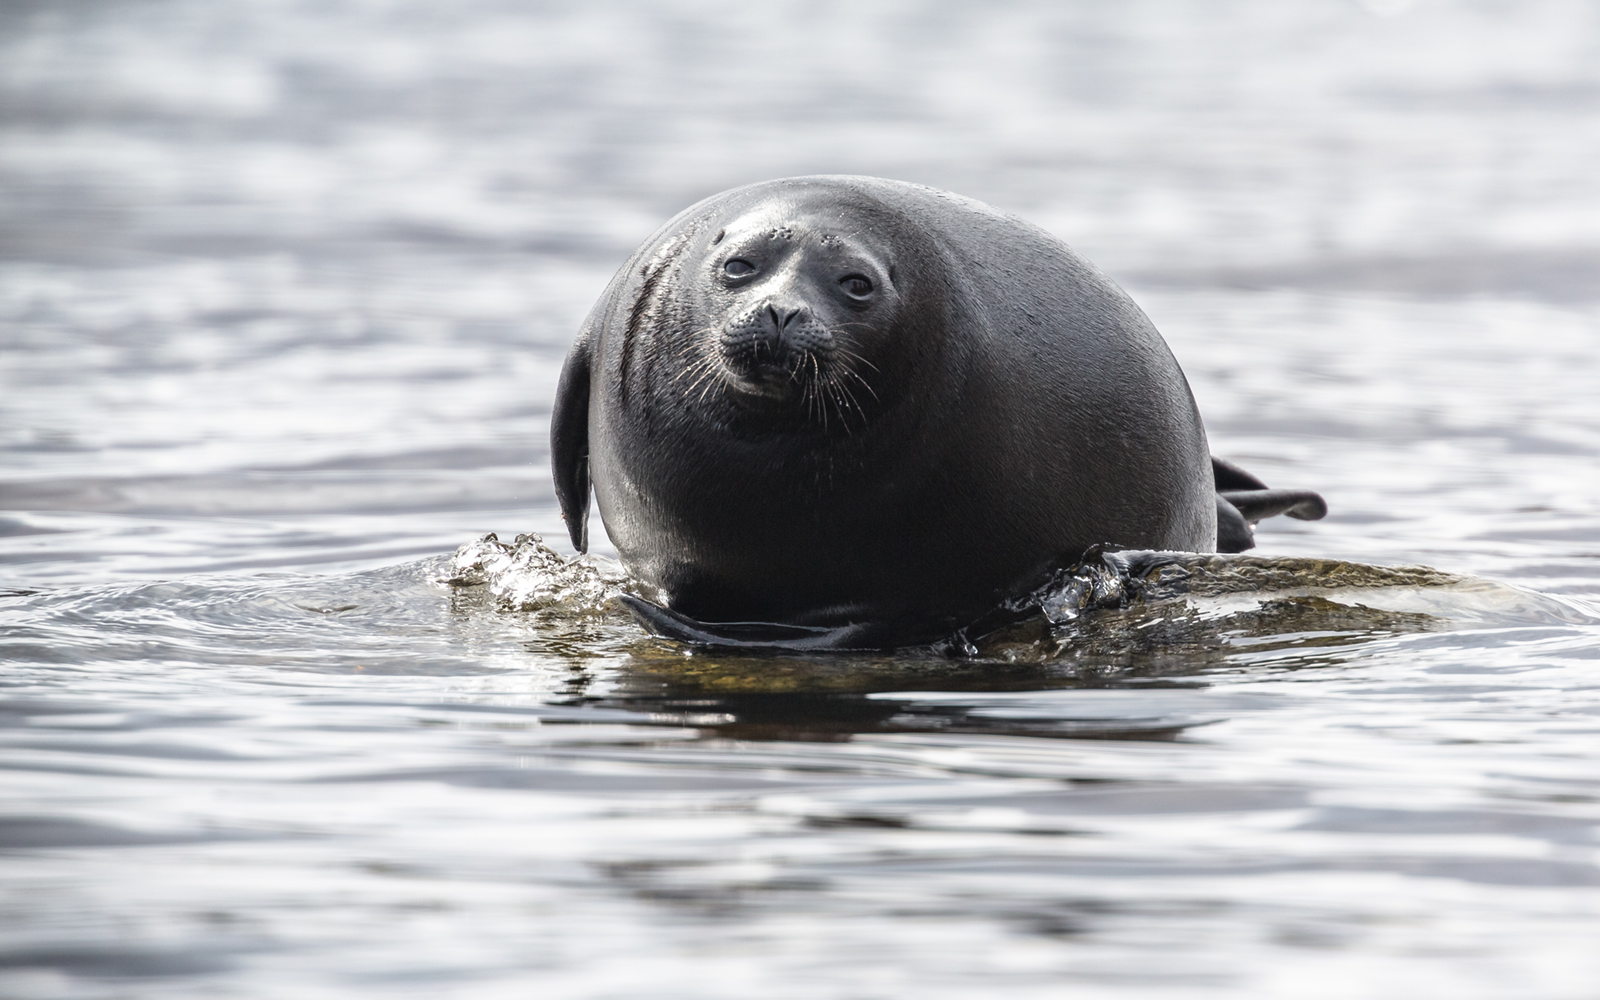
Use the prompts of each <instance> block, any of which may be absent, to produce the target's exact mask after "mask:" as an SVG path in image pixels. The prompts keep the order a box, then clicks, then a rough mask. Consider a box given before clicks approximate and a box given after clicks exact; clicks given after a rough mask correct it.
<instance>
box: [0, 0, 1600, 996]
mask: <svg viewBox="0 0 1600 1000" xmlns="http://www.w3.org/2000/svg"><path fill="white" fill-rule="evenodd" d="M1597 162H1600V7H1596V6H1595V5H1593V4H1591V3H1588V2H1585V0H1518V2H1492V0H1416V2H1414V3H1408V2H1406V0H1367V2H1366V3H1362V4H1358V3H1354V2H1348V0H1308V2H1305V3H1296V4H1284V3H1277V2H1272V0H1226V2H1216V3H1206V4H1188V3H1182V2H1178V0H1133V2H1128V3H1119V4H1097V3H1061V4H1052V3H1023V2H1016V3H1008V2H994V3H987V4H982V5H979V4H961V3H954V2H924V3H909V2H907V3H894V2H883V3H877V4H873V5H859V4H853V5H852V4H841V3H829V2H812V3H781V2H775V3H766V4H746V5H739V6H730V5H727V4H712V3H695V2H674V3H670V4H646V3H640V2H616V3H606V2H597V3H589V4H583V5H575V4H555V3H540V2H511V0H459V2H456V3H451V4H437V3H421V2H416V0H318V2H315V3H313V2H307V0H234V2H230V3H226V4H214V3H204V2H200V0H71V2H44V0H38V2H35V0H9V2H7V3H5V4H4V5H0V563H3V566H0V587H3V588H6V589H4V590H3V591H0V630H3V631H0V661H3V672H0V685H3V686H4V690H3V691H0V741H3V744H0V745H3V749H0V789H3V792H0V794H3V799H0V893H3V896H0V899H3V903H0V995H3V996H6V997H18V998H46V997H96V998H99V997H162V998H172V997H187V996H195V997H218V996H230V997H235V996H236V997H264V998H265V997H272V998H277V997H283V996H305V997H323V996H326V997H345V996H384V997H394V996H418V997H455V996H462V997H465V996H471V997H474V998H490V997H499V996H513V995H515V996H524V995H527V994H528V993H529V992H538V993H539V994H540V995H548V996H562V997H567V996H571V997H619V998H620V997H630V998H631V997H693V998H705V997H730V998H731V997H740V998H742V997H749V996H752V995H756V994H758V993H760V994H763V995H768V996H773V997H819V996H825V997H841V998H879V997H882V998H898V997H906V996H920V997H973V996H989V995H999V994H1001V993H1002V992H1004V993H1005V994H1007V995H1010V996H1016V997H1034V996H1038V997H1045V996H1051V997H1054V996H1060V995H1062V994H1063V992H1065V991H1068V990H1070V991H1071V992H1072V993H1073V995H1080V996H1108V997H1111V996H1114V997H1163V998H1164V997H1199V996H1206V997H1211V996H1218V997H1231V996H1240V997H1244V996H1248V997H1281V996H1301V997H1323V996H1326V997H1340V998H1345V997H1351V996H1360V997H1408V998H1409V997H1413V996H1417V995H1427V996H1433V995H1444V994H1445V993H1446V992H1448V993H1450V994H1452V995H1455V996H1460V997H1518V998H1524V997H1549V998H1589V997H1593V996H1595V995H1596V993H1597V987H1596V986H1595V984H1596V983H1600V949H1597V948H1596V947H1595V945H1594V942H1595V940H1596V939H1597V937H1600V864H1597V861H1600V855H1597V848H1600V840H1597V836H1596V831H1597V827H1600V740H1597V736H1600V685H1597V677H1596V670H1597V668H1600V630H1597V628H1596V626H1595V625H1594V624H1593V621H1594V620H1593V619H1592V618H1590V617H1588V615H1589V614H1590V613H1592V611H1593V608H1594V605H1595V602H1596V601H1600V499H1597V498H1600V461H1597V457H1600V391H1597V386H1600V171H1596V169H1595V164H1596V163H1597ZM815 172H828V173H868V174H877V175H882V176H888V177H895V178H901V179H905V180H911V181H918V182H923V183H927V184H932V185H935V186H938V187H943V188H948V189H951V190H955V191H958V192H961V193H963V194H967V195H970V196H973V197H976V198H979V199H982V200H985V201H988V202H990V203H992V204H994V205H996V206H998V207H1000V208H1003V209H1006V210H1008V211H1012V212H1015V213H1017V214H1020V215H1022V216H1024V217H1026V218H1028V219H1030V220H1032V221H1035V222H1037V223H1039V224H1041V225H1043V226H1045V227H1046V228H1048V229H1050V230H1051V231H1053V232H1055V233H1056V234H1058V235H1060V236H1061V237H1062V238H1063V239H1065V240H1066V241H1067V242H1069V243H1071V244H1072V245H1073V246H1074V247H1075V248H1077V249H1078V250H1080V251H1081V252H1083V253H1084V254H1085V255H1087V256H1088V257H1089V258H1090V259H1092V260H1094V261H1096V262H1097V263H1098V264H1100V265H1101V267H1102V268H1103V269H1105V270H1106V271H1108V272H1109V273H1110V274H1111V275H1112V276H1113V277H1114V278H1116V279H1117V280H1118V281H1119V282H1121V283H1122V284H1123V285H1124V286H1125V287H1127V288H1128V289H1129V290H1130V291H1131V292H1132V294H1133V295H1134V297H1135V298H1136V299H1137V300H1138V301H1139V302H1140V304H1141V305H1143V306H1144V308H1145V309H1146V311H1147V312H1149V313H1150V315H1151V316H1152V318H1153V319H1154V320H1155V322H1156V324H1157V326H1158V327H1160V329H1161V330H1162V331H1163V333H1164V334H1165V335H1166V337H1167V338H1168V340H1169V342H1170V343H1171V344H1172V346H1173V349H1174V351H1175V353H1176V354H1177V356H1178V358H1179V360H1180V362H1181V363H1182V364H1183V365H1184V368H1185V370H1186V371H1187V373H1188V375H1189V378H1190V381H1191V383H1192V384H1193V387H1194V390H1195V394H1196V396H1197V398H1198V400H1199V403H1200V407H1201V411H1202V413H1203V414H1204V416H1205V418H1206V422H1207V428H1208V432H1209V434H1210V436H1211V442H1212V448H1213V450H1214V451H1215V452H1217V453H1218V454H1220V455H1224V456H1226V457H1230V458H1234V459H1237V460H1239V461H1240V462H1242V463H1243V464H1244V465H1246V467H1248V468H1250V469H1251V470H1252V471H1255V472H1256V473H1258V474H1260V475H1261V476H1262V477H1263V478H1265V479H1266V480H1267V481H1268V482H1269V483H1272V484H1274V485H1286V486H1299V487H1309V488H1315V489H1319V490H1321V491H1322V492H1323V493H1324V494H1325V495H1326V496H1327V498H1328V500H1329V503H1330V505H1331V507H1332V510H1333V513H1332V514H1331V516H1330V517H1329V518H1328V519H1327V520H1326V521H1322V522H1317V523H1310V524H1307V523H1301V522H1287V523H1283V522H1282V521H1281V519H1280V521H1277V522H1269V523H1268V524H1266V525H1264V526H1263V528H1262V530H1261V533H1260V541H1261V550H1260V551H1261V552H1263V553H1264V554H1268V555H1287V556H1304V557H1326V558H1336V559H1346V560H1356V561H1363V562H1371V563H1380V564H1404V563H1423V564H1427V565H1431V566H1436V567H1439V568H1440V569H1443V570H1446V571H1450V572H1453V573H1460V574H1469V575H1473V576H1476V577H1485V578H1490V579H1493V580H1497V581H1502V582H1503V583H1506V584H1509V585H1512V586H1513V587H1519V588H1523V589H1524V590H1535V591H1540V592H1542V593H1544V594H1546V595H1552V597H1551V598H1549V599H1547V600H1546V599H1540V600H1534V599H1533V598H1529V599H1528V600H1529V601H1531V602H1532V604H1529V605H1527V606H1525V605H1524V604H1522V603H1517V602H1516V601H1512V602H1511V605H1505V606H1499V605H1497V607H1499V608H1500V610H1499V612H1497V613H1496V614H1494V615H1485V614H1483V613H1481V610H1482V609H1481V607H1479V606H1478V605H1474V604H1472V603H1471V602H1468V601H1465V598H1461V597H1460V596H1459V595H1456V596H1455V597H1452V598H1450V600H1447V601H1444V602H1443V604H1442V605H1440V606H1439V607H1435V606H1433V605H1430V606H1429V608H1430V610H1432V611H1433V612H1434V613H1433V614H1432V615H1431V616H1424V617H1417V614H1418V612H1416V611H1415V609H1413V610H1412V611H1405V610H1403V609H1402V610H1394V609H1389V610H1383V609H1381V608H1378V607H1376V605H1373V603H1372V602H1371V601H1368V602H1367V604H1368V605H1369V606H1368V607H1365V608H1362V607H1358V605H1360V604H1361V601H1360V600H1355V599H1346V600H1344V601H1343V603H1338V602H1335V604H1317V603H1316V601H1317V600H1318V598H1316V597H1314V596H1313V597H1306V596H1301V597H1291V598H1285V599H1283V600H1281V601H1272V602H1267V603H1265V604H1261V605H1259V606H1256V605H1251V607H1250V608H1246V609H1244V610H1242V611H1241V610H1240V608H1231V609H1230V608H1220V609H1219V608H1217V607H1209V608H1207V607H1200V608H1197V607H1195V606H1193V605H1184V606H1183V607H1182V608H1181V609H1179V610H1174V609H1167V610H1161V609H1155V610H1147V611H1144V612H1129V613H1128V615H1126V616H1122V617H1118V618H1116V619H1115V620H1114V621H1113V622H1112V624H1111V625H1107V626H1105V627H1104V628H1101V629H1100V631H1093V630H1091V633H1092V634H1086V635H1084V636H1081V637H1080V638H1081V639H1082V641H1081V642H1079V643H1076V644H1075V643H1066V644H1064V645H1062V646H1061V647H1059V648H1053V649H1051V650H1047V652H1046V654H1045V655H1040V656H1036V657H1034V658H1033V659H1032V660H1029V659H1027V658H1026V657H1024V658H1023V659H1022V660H1019V661H1017V662H1012V661H1011V660H1008V659H1006V658H1004V657H999V656H995V657H991V658H989V659H987V660H980V661H975V662H965V663H964V662H958V661H938V660H934V659H930V658H926V657H924V658H918V657H915V656H903V657H898V658H882V657H879V658H866V659H861V658H836V659H820V660H816V659H804V658H789V659H777V658H768V659H757V660H734V659H719V658H716V657H706V656H694V657H685V656H684V655H683V654H682V651H681V650H677V649H674V648H671V647H669V646H667V645H664V644H660V643H655V642H653V641H650V640H647V639H645V638H643V636H642V634H641V633H639V632H638V631H637V629H635V628H634V627H633V626H632V625H631V624H629V623H628V621H627V620H626V619H625V618H622V617H619V616H617V615H615V614H609V613H579V612H577V611H574V610H572V609H566V610H563V609H560V608H557V609H553V610H549V611H544V612H518V611H508V610H505V609H503V608H501V607H498V606H497V605H496V604H495V602H494V601H493V600H492V599H490V598H489V597H487V596H485V595H484V594H483V593H481V590H482V588H477V589H471V588H469V589H461V588H451V587H449V586H447V585H444V584H442V583H440V582H438V580H439V579H440V578H441V577H444V576H448V575H449V570H448V567H447V565H446V563H447V559H446V557H447V556H448V555H449V553H450V552H451V551H452V550H454V549H455V548H456V546H458V545H460V544H462V543H464V542H467V541H470V540H471V539H473V538H475V537H476V536H478V535H480V534H482V533H483V532H485V531H498V532H500V533H501V534H502V536H503V537H506V538H509V537H510V536H511V535H512V534H515V533H517V532H523V531H540V532H543V533H545V534H546V536H547V537H548V538H549V539H550V540H551V542H552V543H553V544H557V545H559V544H561V539H563V538H564V532H562V531H561V530H560V520H559V515H558V513H557V511H556V508H555V504H554V497H553V494H552V491H551V487H550V484H549V470H548V455H547V450H546V444H545V438H546V434H547V428H548V418H549V411H550V402H551V397H552V392H553V387H554V380H555V374H556V372H557V370H558V368H559V365H560V362H561V359H562V357H563V355H564V353H565V350H566V347H567V345H568V344H569V343H570V340H571V337H572V335H573V333H574V332H575V330H576V328H577V326H578V323H579V322H580V321H581V319H582V317H583V315H584V313H585V312H586V310H587V309H588V307H589V305H590V304H591V303H592V301H593V300H594V299H595V298H596V297H597V296H598V294H599V292H600V290H601V288H602V287H603V286H604V284H605V282H606V280H607V279H608V278H609V276H610V274H611V272H612V271H613V270H614V269H615V268H616V267H617V266H618V265H619V264H620V263H621V261H622V260H623V259H624V258H625V256H626V255H627V253H628V252H629V251H630V250H631V249H632V248H633V246H634V245H636V244H637V243H638V242H639V241H640V240H642V239H643V238H644V237H645V236H646V235H648V233H649V232H650V231H651V230H653V229H654V228H655V227H656V226H657V225H659V224H660V222H662V221H663V220H665V219H666V218H667V217H668V216H670V215H671V214H672V213H674V212H676V211H677V210H678V209H680V208H682V207H683V206H685V205H687V204H689V203H690V202H692V201H694V200H696V199H698V198H701V197H703V196H705V195H707V194H710V193H713V192H715V191H718V190H721V189H723V188H726V187H729V186H732V185H735V184H739V183H743V182H748V181H754V180H759V179H764V178H767V177H774V176H783V175H790V174H801V173H815ZM591 537H594V538H596V539H597V540H603V537H604V536H603V533H602V532H601V531H600V530H599V526H598V524H596V525H595V526H594V529H593V530H592V532H591ZM602 548H603V546H602ZM1453 593H1454V592H1453ZM1494 593H1495V594H1502V593H1511V591H1500V590H1497V591H1494ZM1497 600H1498V598H1497ZM1451 601H1456V602H1457V603H1455V604H1451V603H1450V602H1451ZM1540 601H1543V603H1540ZM1308 602H1309V603H1308ZM1435 604H1439V602H1435ZM1533 604H1537V605H1538V607H1540V608H1543V609H1545V610H1544V611H1541V612H1539V613H1537V614H1535V613H1533V612H1530V611H1528V610H1527V607H1531V606H1533ZM1513 605H1514V606H1513ZM1441 608H1442V609H1441ZM1550 608H1556V609H1557V610H1556V611H1554V612H1550V611H1549V609H1550ZM1562 609H1565V610H1562ZM1241 615H1243V616H1244V617H1240V616H1241ZM1407 615H1411V616H1412V617H1406V616H1407ZM1252 616H1253V617H1252ZM1097 628H1098V626H1097ZM1141 636H1143V637H1144V638H1141ZM1079 737H1093V738H1079Z"/></svg>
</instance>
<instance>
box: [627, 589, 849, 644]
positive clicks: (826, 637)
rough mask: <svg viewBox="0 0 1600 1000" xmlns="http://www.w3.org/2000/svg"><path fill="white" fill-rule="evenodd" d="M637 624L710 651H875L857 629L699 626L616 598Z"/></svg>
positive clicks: (646, 605) (641, 601)
mask: <svg viewBox="0 0 1600 1000" xmlns="http://www.w3.org/2000/svg"><path fill="white" fill-rule="evenodd" d="M617 597H618V599H619V600H620V601H622V603H623V604H626V605H627V606H628V610H629V611H632V612H633V616H634V617H635V618H637V619H638V620H639V624H641V625H643V626H644V627H645V629H646V630H647V631H649V632H651V633H653V634H655V635H659V636H661V637H662V638H664V639H673V640H676V641H677V642H683V643H688V644H689V645H691V646H703V647H709V648H712V649H744V650H761V649H766V650H784V649H786V650H794V651H797V652H799V651H805V650H817V649H834V650H845V649H876V648H878V646H876V645H873V644H871V643H870V642H869V641H868V635H867V632H868V629H867V628H866V627H864V626H861V625H841V626H837V627H834V628H827V627H822V626H815V625H783V624H780V623H778V622H702V621H697V620H695V619H693V618H690V617H689V616H688V615H685V614H680V613H679V612H677V611H673V610H671V609H670V608H663V607H662V606H661V605H659V604H655V603H653V602H651V601H647V600H645V599H644V598H642V597H634V596H633V595H632V594H619V595H617Z"/></svg>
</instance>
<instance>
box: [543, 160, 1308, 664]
mask: <svg viewBox="0 0 1600 1000" xmlns="http://www.w3.org/2000/svg"><path fill="white" fill-rule="evenodd" d="M551 448H552V464H553V468H554V474H555V483H556V495H557V497H558V498H559V500H560V502H561V511H562V515H563V517H564V518H565V519H566V522H567V526H568V529H569V530H570V532H571V534H572V541H573V544H574V545H575V546H577V548H578V549H579V550H580V551H582V550H585V549H586V548H587V541H588V540H587V537H586V523H587V515H588V507H589V491H590V486H591V484H592V485H593V488H594V493H595V496H596V497H597V498H598V500H599V504H600V514H601V517H602V519H603V520H604V522H605V526H606V531H607V533H608V534H609V535H610V537H611V539H612V541H613V542H614V543H615V544H616V547H617V551H618V553H619V554H620V555H621V557H622V560H623V563H624V564H625V565H626V566H627V567H628V569H629V570H630V571H631V572H632V573H633V574H634V575H635V576H636V577H637V578H638V579H639V580H640V581H642V582H643V583H644V584H646V585H647V586H649V587H653V588H655V589H656V590H657V591H658V594H657V596H658V600H659V604H653V603H651V602H647V601H642V600H633V601H630V604H631V605H632V606H633V607H634V609H635V610H636V611H637V612H638V613H639V614H640V616H641V617H642V618H643V619H644V620H645V621H646V623H647V624H648V625H649V626H650V627H652V628H654V629H655V630H657V631H659V632H662V633H663V634H667V635H670V636H674V637H677V638H681V639H686V640H689V641H696V642H712V643H723V644H729V645H778V646H787V647H800V648H809V647H819V648H827V647H831V648H869V647H888V646H895V645H905V644H912V643H921V642H928V641H933V640H936V639H938V638H940V637H943V636H947V635H950V634H952V633H954V632H956V631H957V630H960V629H962V628H964V627H967V626H969V625H971V624H972V623H974V622H975V621H978V620H980V619H982V618H984V616H985V615H986V614H987V613H989V612H991V611H992V610H993V609H994V608H996V607H997V606H998V605H1001V604H1003V603H1004V602H1007V601H1014V600H1015V599H1016V598H1017V597H1018V596H1019V595H1021V594H1024V593H1026V592H1027V591H1028V590H1029V589H1030V588H1032V587H1034V586H1037V585H1038V584H1039V583H1040V582H1041V581H1042V580H1043V579H1044V578H1045V577H1046V576H1048V575H1049V573H1050V571H1051V570H1052V569H1053V568H1054V567H1056V566H1058V565H1060V564H1062V563H1063V562H1070V561H1072V560H1075V559H1076V558H1077V557H1079V556H1080V555H1081V554H1082V553H1083V552H1084V551H1085V550H1086V549H1088V548H1089V547H1091V546H1093V545H1096V544H1109V545H1114V546H1122V547H1127V548H1137V549H1162V550H1182V551H1191V552H1211V551H1215V550H1216V548H1217V544H1218V530H1219V524H1220V527H1221V528H1222V532H1223V534H1222V537H1223V543H1224V548H1225V549H1227V550H1230V551H1236V550H1238V549H1239V548H1241V547H1248V545H1250V544H1253V542H1252V541H1251V538H1250V534H1251V532H1250V523H1251V522H1253V521H1255V520H1259V518H1261V517H1264V516H1267V515H1268V514H1271V513H1281V512H1286V511H1287V512H1291V513H1295V514H1298V515H1300V516H1321V511H1322V510H1323V509H1325V508H1321V507H1320V504H1321V500H1320V498H1317V497H1316V496H1315V494H1307V493H1292V492H1289V491H1270V490H1266V488H1265V486H1264V485H1263V484H1261V483H1260V482H1259V480H1256V479H1254V477H1252V476H1250V475H1249V474H1248V473H1246V472H1244V471H1243V470H1241V469H1237V468H1236V467H1234V466H1230V465H1227V464H1226V463H1214V462H1213V461H1212V460H1211V458H1210V456H1209V453H1208V450H1207V446H1206V436H1205V431H1204V429H1203V427H1202V426H1201V422H1200V415H1199V413H1198V412H1197V410H1196V408H1195V403H1194V398H1193V396H1192V395H1191V394H1190V392H1189V386H1188V383H1187V382H1186V381H1185V379H1184V376H1183V372H1182V371H1181V370H1180V369H1179V367H1178V363H1177V361H1175V360H1174V359H1173V356H1172V353H1171V351H1169V350H1168V349H1167V345H1166V343H1165V342H1164V341H1163V340H1162V339H1161V336H1160V334H1158V333H1157V332H1156V330H1155V328H1154V327H1153V326H1152V325H1151V323H1150V321H1149V320H1148V319H1147V318H1146V317H1145V315H1144V313H1143V312H1141V311H1140V310H1139V308H1138V307H1137V306H1135V305H1134V304H1133V302H1132V301H1131V300H1130V299H1129V298H1128V297H1127V296H1126V295H1125V294H1124V293H1123V292H1122V291H1121V289H1119V288H1117V287H1116V285H1114V284H1112V282H1111V281H1110V280H1109V279H1107V278H1106V277H1105V276H1104V275H1102V274H1101V273H1100V272H1099V271H1097V270H1096V269H1095V268H1094V267H1093V266H1092V265H1090V264H1089V263H1088V262H1087V261H1085V260H1084V259H1083V258H1081V257H1079V256H1078V255H1077V254H1076V253H1074V252H1073V251H1072V250H1070V249H1069V248H1068V247H1067V246H1066V245H1065V244H1063V243H1062V242H1061V241H1059V240H1057V239H1056V238H1054V237H1053V236H1051V235H1050V234H1048V233H1046V232H1045V231H1044V230H1042V229H1039V228H1038V227H1036V226H1033V225H1030V224H1028V223H1026V222H1024V221H1022V220H1021V219H1018V218H1015V217H1014V216H1010V215H1006V214H1004V213H1002V212H999V211H997V210H995V209H993V208H990V207H989V206H987V205H984V204H982V203H980V202H976V201H972V200H971V199H968V198H963V197H960V196H958V195H954V194H950V193H948V192H944V191H938V190H935V189H932V188H927V187H922V186H919V185H915V184H906V183H902V182H899V181H889V180H881V179H878V178H871V177H842V176H841V177H833V176H828V177H797V178H789V179H785V180H775V181H767V182H764V183H760V184H752V185H749V186H747V187H741V188H736V189H734V190H731V191H726V192H724V193H722V194H718V195H715V196H713V197H711V198H708V199H706V200H705V201H702V202H700V203H699V204H697V205H694V206H692V207H690V208H689V209H687V210H685V211H684V212H682V213H681V214H679V215H678V216H677V217H676V218H674V219H672V220H671V221H670V222H668V223H667V224H666V225H665V226H663V227H662V228H661V229H660V230H658V231H657V232H656V233H655V235H653V236H652V237H650V239H649V240H647V241H646V242H645V243H644V245H643V246H641V247H640V248H639V249H638V250H637V251H636V252H635V253H634V255H633V257H632V258H630V259H629V261H628V262H627V264H625V265H624V266H623V268H622V270H620V271H619V272H617V275H616V277H615V278H613V279H612V281H611V284H610V286H609V287H607V289H606V291H605V293H604V294H603V295H602V296H601V298H600V301H599V302H598V303H597V304H596V305H595V307H594V309H593V311H592V312H591V313H590V314H589V317H588V319H587V320H586V321H585V323H584V325H583V329H582V331H581V332H580V333H579V335H578V339H577V342H576V343H575V344H574V345H573V348H572V352H571V354H570V355H569V356H568V358H567V362H566V366H565V368H564V369H563V370H562V373H561V381H560V385H559V388H558V391H557V398H556V406H555V412H554V414H553V417H552V423H551ZM1224 480H1226V482H1224ZM1219 489H1225V490H1228V492H1229V494H1230V495H1231V499H1224V498H1223V496H1221V495H1219V492H1218V491H1219ZM1246 494H1250V496H1246ZM1241 505H1242V506H1241Z"/></svg>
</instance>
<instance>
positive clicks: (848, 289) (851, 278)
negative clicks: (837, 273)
mask: <svg viewBox="0 0 1600 1000" xmlns="http://www.w3.org/2000/svg"><path fill="white" fill-rule="evenodd" d="M839 287H840V288H843V289H844V293H845V294H846V295H848V296H850V297H851V298H853V299H864V298H866V297H867V296H868V295H871V294H872V279H871V278H868V277H867V276H866V275H864V274H847V275H845V276H844V277H842V278H840V279H839Z"/></svg>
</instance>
